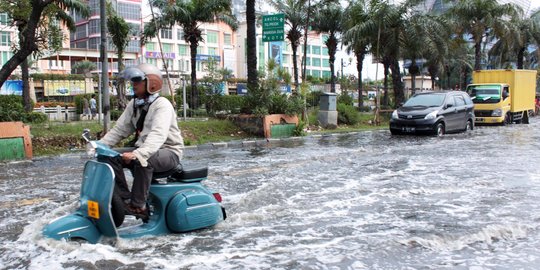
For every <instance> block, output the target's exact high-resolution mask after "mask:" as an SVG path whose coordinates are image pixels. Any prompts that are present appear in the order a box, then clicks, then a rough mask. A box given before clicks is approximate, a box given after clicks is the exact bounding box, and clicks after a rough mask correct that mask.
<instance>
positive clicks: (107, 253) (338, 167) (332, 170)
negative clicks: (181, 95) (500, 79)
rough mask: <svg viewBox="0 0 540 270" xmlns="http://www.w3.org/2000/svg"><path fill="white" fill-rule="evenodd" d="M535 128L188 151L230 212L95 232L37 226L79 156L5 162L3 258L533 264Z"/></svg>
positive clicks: (140, 264)
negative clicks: (161, 230) (178, 229)
mask: <svg viewBox="0 0 540 270" xmlns="http://www.w3.org/2000/svg"><path fill="white" fill-rule="evenodd" d="M535 120H537V119H535ZM539 127H540V124H539V123H537V122H533V123H532V124H530V125H513V126H510V127H480V128H477V129H475V130H474V131H473V132H471V133H469V134H453V135H448V136H445V137H443V138H436V137H409V136H398V137H392V136H390V133H389V132H388V131H386V130H384V131H367V132H359V133H354V134H347V135H339V136H329V135H327V136H321V137H308V138H306V139H304V140H291V141H287V142H276V141H270V142H268V144H267V145H264V144H263V145H261V144H256V145H254V146H253V147H244V148H239V147H238V148H221V149H217V150H204V151H199V150H188V151H186V157H185V159H186V163H194V164H204V165H208V166H209V167H210V174H211V175H210V177H209V179H208V180H207V181H206V184H207V185H208V186H210V188H212V189H213V190H216V191H219V192H220V193H221V194H222V196H223V198H224V205H225V207H226V208H227V210H228V216H229V218H228V219H227V220H226V221H225V222H223V223H221V224H219V225H217V226H215V227H214V228H210V229H205V230H201V231H196V232H190V233H185V234H172V235H165V236H154V237H148V238H143V239H133V240H126V239H120V240H118V241H105V242H104V243H101V244H97V245H90V244H85V243H74V242H63V241H53V240H50V239H43V238H42V236H41V232H40V231H41V228H43V226H44V225H45V224H46V223H47V222H49V221H50V220H52V219H54V218H56V217H59V216H62V215H65V214H67V213H70V212H71V211H73V210H74V209H75V207H76V206H77V199H78V192H79V185H80V181H81V177H82V175H81V174H82V167H83V165H84V162H85V161H86V158H84V157H82V156H81V155H79V154H70V155H64V156H60V157H55V158H43V159H38V160H36V161H35V162H32V163H17V164H7V165H0V195H1V196H0V230H1V231H2V234H0V241H1V243H2V245H0V266H1V268H23V269H25V268H31V269H43V268H51V269H57V268H76V269H95V268H98V269H100V268H110V269H114V268H119V267H126V268H133V269H140V268H148V269H154V268H163V269H179V268H190V269H209V268H210V269H244V268H255V269H261V268H262V269H269V268H272V269H274V268H281V269H298V268H301V269H327V268H335V269H347V268H349V269H407V268H409V269H418V268H420V269H456V268H458V269H469V268H474V269H486V268H487V269H509V268H524V269H537V268H539V267H540V259H539V257H538V255H537V253H538V252H537V247H538V246H539V244H540V236H539V234H538V227H539V225H540V211H539V210H540V209H539V208H540V207H539V203H538V201H540V200H539V199H540V198H539V197H540V196H539V195H540V174H539V170H540V168H539V166H537V161H536V159H535V158H534V157H536V156H537V152H538V150H539V148H540V143H539V141H540V132H538V130H539ZM503 146H504V147H503Z"/></svg>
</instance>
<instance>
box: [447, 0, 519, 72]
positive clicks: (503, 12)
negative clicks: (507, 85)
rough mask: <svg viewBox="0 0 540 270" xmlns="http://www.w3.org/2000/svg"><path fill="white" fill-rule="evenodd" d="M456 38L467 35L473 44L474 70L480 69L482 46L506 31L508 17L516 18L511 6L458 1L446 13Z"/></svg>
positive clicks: (489, 1)
mask: <svg viewBox="0 0 540 270" xmlns="http://www.w3.org/2000/svg"><path fill="white" fill-rule="evenodd" d="M447 14H448V15H449V16H450V18H451V19H452V21H453V22H454V28H455V32H456V34H457V35H458V36H463V35H466V34H469V35H470V36H471V37H470V39H471V41H472V42H473V43H474V55H475V58H474V70H479V69H481V60H482V45H483V44H484V43H485V42H488V41H489V40H490V39H491V38H494V37H501V36H502V35H503V33H505V32H506V31H508V23H507V19H506V18H508V17H515V16H517V11H516V9H515V6H514V5H513V4H499V1H497V0H459V1H457V3H455V5H453V6H452V7H451V8H450V9H449V10H448V13H447Z"/></svg>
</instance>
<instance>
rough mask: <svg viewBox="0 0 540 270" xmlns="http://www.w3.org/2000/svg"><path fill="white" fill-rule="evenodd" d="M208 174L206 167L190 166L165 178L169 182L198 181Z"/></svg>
mask: <svg viewBox="0 0 540 270" xmlns="http://www.w3.org/2000/svg"><path fill="white" fill-rule="evenodd" d="M207 176H208V167H190V168H184V169H183V170H182V171H177V172H175V173H173V174H171V176H169V177H168V178H167V180H169V182H184V183H191V182H200V181H202V180H203V179H205V178H206V177H207Z"/></svg>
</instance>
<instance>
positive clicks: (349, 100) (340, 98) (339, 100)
mask: <svg viewBox="0 0 540 270" xmlns="http://www.w3.org/2000/svg"><path fill="white" fill-rule="evenodd" d="M337 103H343V104H347V105H351V106H352V105H353V104H354V103H353V98H352V97H351V96H349V95H347V94H341V95H339V96H338V98H337Z"/></svg>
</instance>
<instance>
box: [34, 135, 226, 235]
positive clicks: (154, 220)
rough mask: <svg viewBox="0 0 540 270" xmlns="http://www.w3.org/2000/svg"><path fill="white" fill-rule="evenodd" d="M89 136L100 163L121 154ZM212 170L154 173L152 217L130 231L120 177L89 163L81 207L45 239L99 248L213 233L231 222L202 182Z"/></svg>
mask: <svg viewBox="0 0 540 270" xmlns="http://www.w3.org/2000/svg"><path fill="white" fill-rule="evenodd" d="M88 133H89V132H88V130H85V132H84V133H83V138H85V140H87V142H88V145H87V150H88V152H89V153H92V155H93V156H95V157H96V158H97V160H100V157H115V156H118V155H120V153H119V152H118V151H116V150H114V149H111V148H109V147H107V146H106V145H104V144H102V143H100V142H98V141H90V140H89V138H88ZM207 175H208V168H206V167H200V168H187V167H182V165H179V166H178V167H176V168H174V169H172V170H170V171H167V172H159V173H154V175H153V180H152V184H151V186H150V191H149V196H148V201H147V207H148V209H149V212H150V214H149V215H148V216H145V217H139V218H142V219H143V221H144V222H143V223H140V224H137V225H133V226H124V227H121V225H122V224H123V222H124V218H125V215H126V212H125V210H124V202H123V201H122V199H121V198H120V197H119V196H118V195H117V194H115V193H114V187H115V181H114V172H113V169H112V168H111V166H110V165H109V164H107V163H104V162H100V161H96V160H89V161H87V162H86V164H85V166H84V173H83V180H82V185H81V193H80V199H79V202H80V206H79V208H78V209H77V210H76V211H75V213H72V214H70V215H67V216H63V217H60V218H58V219H55V220H53V221H51V222H50V223H49V224H48V225H47V226H45V228H44V229H43V235H44V236H45V237H49V238H53V239H67V240H76V239H83V240H86V241H88V242H90V243H97V242H98V241H99V240H100V239H101V238H102V237H122V238H135V237H140V236H144V235H159V234H167V233H180V232H188V231H193V230H197V229H202V228H206V227H211V226H214V225H216V224H218V223H219V222H221V221H223V220H225V218H226V213H225V208H224V207H223V206H222V205H221V195H220V194H219V193H213V192H211V191H210V190H209V189H208V188H207V187H206V186H204V185H203V184H202V183H201V182H202V181H203V180H205V179H206V178H207Z"/></svg>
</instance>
